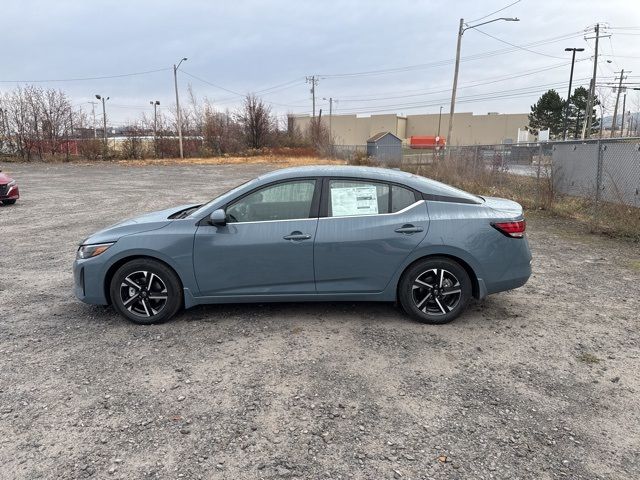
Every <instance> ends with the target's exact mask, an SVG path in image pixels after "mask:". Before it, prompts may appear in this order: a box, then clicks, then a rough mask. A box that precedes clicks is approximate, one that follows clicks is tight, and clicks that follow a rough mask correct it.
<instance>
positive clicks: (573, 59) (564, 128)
mask: <svg viewBox="0 0 640 480" xmlns="http://www.w3.org/2000/svg"><path fill="white" fill-rule="evenodd" d="M564 51H565V52H573V53H572V54H571V73H570V74H569V93H568V94H567V105H566V107H565V109H564V125H563V126H562V139H563V140H566V139H567V122H568V121H569V105H570V104H571V101H570V100H571V84H572V83H573V66H574V65H575V63H576V52H584V48H565V49H564Z"/></svg>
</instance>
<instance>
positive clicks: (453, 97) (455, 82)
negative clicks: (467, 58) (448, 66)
mask: <svg viewBox="0 0 640 480" xmlns="http://www.w3.org/2000/svg"><path fill="white" fill-rule="evenodd" d="M463 33H464V19H463V18H461V19H460V26H459V27H458V44H457V46H456V66H455V68H454V70H453V88H452V89H451V107H450V108H449V128H448V129H447V143H450V142H451V132H453V114H454V113H455V111H456V92H457V90H458V72H459V71H460V47H461V46H462V34H463Z"/></svg>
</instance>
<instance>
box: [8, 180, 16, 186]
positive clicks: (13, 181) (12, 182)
mask: <svg viewBox="0 0 640 480" xmlns="http://www.w3.org/2000/svg"><path fill="white" fill-rule="evenodd" d="M15 184H16V181H15V180H11V181H10V182H9V183H7V187H9V188H11V187H13V186H14V185H15Z"/></svg>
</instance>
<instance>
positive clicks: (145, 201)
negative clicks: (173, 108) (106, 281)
mask: <svg viewBox="0 0 640 480" xmlns="http://www.w3.org/2000/svg"><path fill="white" fill-rule="evenodd" d="M4 168H5V170H7V171H10V172H11V174H13V176H15V178H16V179H17V180H18V181H19V184H20V187H21V192H22V195H23V198H22V199H21V200H19V201H18V203H17V204H16V205H15V206H13V207H0V236H1V239H2V242H1V243H0V272H2V273H1V275H0V305H1V306H2V317H1V318H2V321H1V323H0V365H1V370H0V477H1V478H3V479H4V478H7V479H9V478H29V479H32V478H88V477H91V478H120V479H137V478H163V479H164V478H169V479H172V478H185V479H191V478H215V479H218V478H219V479H256V478H266V479H272V478H273V479H276V478H277V479H280V478H286V479H294V478H297V479H316V478H330V479H340V478H344V479H346V478H354V479H386V478H401V479H420V478H434V479H452V478H460V479H462V478H474V479H490V478H504V479H516V478H519V479H525V478H530V479H555V478H571V479H575V478H584V479H594V478H602V479H604V478H619V479H630V478H638V472H639V471H640V419H639V412H640V408H639V405H640V396H639V395H638V393H639V391H640V375H639V374H638V372H639V369H638V367H639V361H638V359H639V357H640V347H639V334H638V319H639V318H638V317H639V313H638V312H639V311H640V298H639V297H640V295H639V292H640V287H639V286H638V285H639V284H640V261H639V258H640V255H639V249H638V246H637V245H631V244H626V243H622V242H616V241H613V240H608V239H603V238H601V237H594V236H590V235H587V234H584V233H583V232H581V231H580V230H579V229H577V228H576V227H573V226H571V225H570V224H567V223H566V222H560V221H557V220H552V219H545V218H544V217H534V218H531V219H530V223H529V232H530V233H529V239H530V243H531V246H532V249H533V253H534V275H533V277H532V278H531V280H530V282H529V283H528V284H527V285H525V286H524V287H523V288H520V289H518V290H516V291H513V292H508V293H502V294H498V295H494V296H491V297H490V298H488V299H487V300H486V301H484V302H478V303H474V304H472V305H471V307H470V308H469V309H468V311H467V312H466V313H465V314H464V315H463V316H462V317H460V318H459V319H458V320H457V321H455V322H454V323H452V324H449V325H444V326H428V325H422V324H418V323H415V322H413V321H411V320H409V319H408V318H407V317H405V316H404V315H403V314H401V313H400V312H399V310H398V309H397V308H396V307H394V306H393V305H386V304H375V303H365V304H352V303H343V304H340V303H332V304H321V303H317V304H269V305H223V306H206V307H198V308H195V309H193V310H190V311H188V312H185V313H183V314H181V315H180V316H179V317H178V318H176V319H175V320H174V321H171V322H169V323H167V324H164V325H156V326H151V327H141V326H136V325H133V324H131V323H128V322H126V321H124V320H122V319H121V318H120V317H118V316H117V315H116V314H115V313H114V312H113V310H112V309H111V308H104V307H92V306H88V305H84V304H82V303H80V302H78V301H76V300H75V298H74V297H73V295H72V292H71V288H72V276H71V263H72V261H73V258H74V255H75V250H76V245H77V243H78V241H80V240H82V239H83V238H84V237H85V236H86V235H88V234H90V233H92V232H93V231H95V230H97V229H99V228H101V227H103V226H106V225H109V224H112V223H114V222H116V221H119V220H121V219H124V218H127V217H132V216H135V215H138V214H140V213H143V212H145V211H149V210H155V209H160V208H165V207H169V206H171V205H175V204H181V203H186V202H189V201H202V200H207V199H209V198H210V197H212V196H215V195H216V194H218V193H221V192H222V191H224V190H226V189H228V188H229V187H231V186H233V185H235V184H237V183H239V182H240V181H243V180H246V179H249V178H251V177H253V176H255V175H257V174H259V173H261V172H263V171H266V170H269V169H271V168H273V167H270V166H268V165H259V166H258V165H234V166H224V165H222V166H180V167H171V166H163V167H158V166H155V167H153V166H152V167H136V168H133V167H132V168H129V167H122V166H114V165H106V166H82V165H53V166H51V165H42V164H32V165H28V164H8V165H5V167H4Z"/></svg>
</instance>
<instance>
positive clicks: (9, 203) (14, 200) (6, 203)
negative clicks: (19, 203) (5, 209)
mask: <svg viewBox="0 0 640 480" xmlns="http://www.w3.org/2000/svg"><path fill="white" fill-rule="evenodd" d="M2 203H4V204H5V205H13V204H14V203H16V199H15V198H14V199H13V200H2Z"/></svg>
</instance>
